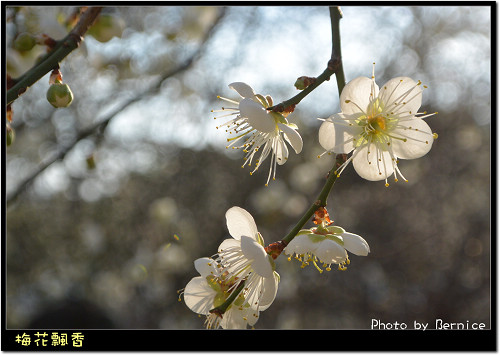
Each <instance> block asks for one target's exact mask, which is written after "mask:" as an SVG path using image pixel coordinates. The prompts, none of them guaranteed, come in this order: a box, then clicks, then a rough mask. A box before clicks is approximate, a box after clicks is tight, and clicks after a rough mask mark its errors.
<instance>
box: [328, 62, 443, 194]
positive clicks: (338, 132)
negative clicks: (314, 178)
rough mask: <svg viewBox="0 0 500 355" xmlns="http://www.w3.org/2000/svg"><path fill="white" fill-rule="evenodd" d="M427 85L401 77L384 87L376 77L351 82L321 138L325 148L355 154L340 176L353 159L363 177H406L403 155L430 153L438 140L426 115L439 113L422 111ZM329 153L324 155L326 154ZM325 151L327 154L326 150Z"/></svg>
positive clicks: (356, 168) (404, 156)
mask: <svg viewBox="0 0 500 355" xmlns="http://www.w3.org/2000/svg"><path fill="white" fill-rule="evenodd" d="M422 87H424V88H426V87H425V86H423V85H422V83H421V82H420V81H418V82H415V81H414V80H413V79H411V78H408V77H397V78H394V79H391V80H389V81H388V82H387V83H385V84H384V85H383V86H382V88H381V89H379V87H378V85H377V84H376V83H375V66H374V68H373V73H372V77H371V79H370V78H367V77H358V78H356V79H354V80H352V81H351V82H349V83H348V84H347V85H346V86H345V87H344V89H343V90H342V93H341V95H340V108H341V111H342V112H340V113H337V114H334V115H333V116H330V117H329V118H327V119H320V120H323V121H324V122H323V124H322V125H321V127H320V130H319V142H320V144H321V146H322V147H323V148H324V149H325V150H326V152H333V153H336V154H347V153H350V152H353V154H352V156H351V157H350V158H349V159H348V160H347V161H346V162H345V163H344V164H343V165H342V166H341V167H340V168H339V172H338V173H337V175H340V173H342V171H343V170H344V168H345V167H346V166H347V165H348V164H349V162H350V161H351V160H352V162H353V166H354V169H355V170H356V172H357V173H358V174H359V176H361V177H362V178H364V179H367V180H370V181H378V180H384V179H385V183H386V186H388V185H389V184H388V183H387V178H388V177H389V176H391V175H392V174H393V173H394V178H395V181H398V175H399V176H401V177H402V178H403V180H405V181H407V180H406V179H405V177H404V176H403V175H402V174H401V171H400V170H399V168H398V165H397V163H398V159H415V158H420V157H422V156H424V155H425V154H427V152H429V150H430V149H431V147H432V143H433V140H434V139H435V138H437V135H436V134H433V133H432V131H431V129H430V127H429V126H428V124H427V123H426V122H424V120H422V118H425V117H428V116H431V115H434V114H435V113H432V114H427V113H426V112H417V111H418V110H419V108H420V106H421V104H422V91H423V89H422ZM326 152H325V153H326ZM323 154H324V153H323Z"/></svg>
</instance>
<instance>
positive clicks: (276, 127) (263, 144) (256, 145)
mask: <svg viewBox="0 0 500 355" xmlns="http://www.w3.org/2000/svg"><path fill="white" fill-rule="evenodd" d="M229 87H230V88H231V89H233V90H235V91H236V92H237V93H238V94H239V95H240V96H241V97H242V100H241V101H239V102H238V101H235V100H231V99H227V98H224V97H220V96H219V97H218V98H220V99H222V100H225V101H227V102H229V103H231V104H232V105H234V107H223V108H222V109H221V110H212V112H228V113H227V114H225V115H222V116H219V117H215V118H220V117H233V118H232V119H231V120H229V121H227V122H226V123H224V124H222V125H220V126H217V128H221V127H225V128H226V132H228V133H229V134H231V135H232V134H234V137H231V138H228V140H227V141H228V142H230V143H229V145H228V146H227V147H226V148H229V147H231V148H233V149H243V151H244V152H245V153H246V155H245V163H244V164H243V166H242V167H245V165H247V164H248V165H249V166H250V165H251V164H252V160H253V158H254V156H255V155H256V154H257V152H258V151H261V153H260V156H259V157H258V158H256V162H255V168H254V170H253V171H252V172H251V173H250V174H253V173H254V172H255V171H256V170H257V169H258V168H259V167H260V165H261V164H262V162H263V161H264V160H265V159H266V158H267V157H268V156H269V155H271V162H270V168H269V175H268V177H267V182H266V186H267V184H268V183H269V180H270V179H271V175H272V177H273V180H274V179H275V177H276V164H279V165H283V164H285V162H286V161H287V159H288V148H287V146H286V144H285V141H286V142H288V144H290V145H291V146H292V148H293V149H294V150H295V153H297V154H299V153H300V152H301V151H302V145H303V143H302V137H301V136H300V134H299V133H298V132H297V129H298V128H297V126H296V125H294V124H293V123H289V122H288V120H287V119H286V117H285V116H286V114H281V113H278V112H272V111H268V110H266V108H269V107H271V106H272V105H273V101H272V98H271V96H266V97H264V96H262V95H260V94H256V93H255V92H254V90H253V89H252V88H251V87H250V86H249V85H247V84H245V83H242V82H235V83H232V84H230V85H229Z"/></svg>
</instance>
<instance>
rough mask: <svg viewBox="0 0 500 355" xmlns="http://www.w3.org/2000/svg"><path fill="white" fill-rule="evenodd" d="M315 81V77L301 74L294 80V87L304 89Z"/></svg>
mask: <svg viewBox="0 0 500 355" xmlns="http://www.w3.org/2000/svg"><path fill="white" fill-rule="evenodd" d="M315 81H316V78H310V77H308V76H301V77H300V78H298V79H297V80H296V81H295V84H294V85H295V87H296V88H297V90H304V89H305V88H307V87H308V86H309V85H311V84H313V83H314V82H315Z"/></svg>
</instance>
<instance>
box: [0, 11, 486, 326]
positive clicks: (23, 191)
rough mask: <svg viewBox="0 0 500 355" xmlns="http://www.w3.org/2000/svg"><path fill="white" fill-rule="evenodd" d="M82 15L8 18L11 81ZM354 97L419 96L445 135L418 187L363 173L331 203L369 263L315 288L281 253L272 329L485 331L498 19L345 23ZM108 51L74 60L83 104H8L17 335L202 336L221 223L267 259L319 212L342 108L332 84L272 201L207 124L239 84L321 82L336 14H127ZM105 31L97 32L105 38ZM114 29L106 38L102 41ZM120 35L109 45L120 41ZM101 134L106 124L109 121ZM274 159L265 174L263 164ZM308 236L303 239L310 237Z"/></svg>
mask: <svg viewBox="0 0 500 355" xmlns="http://www.w3.org/2000/svg"><path fill="white" fill-rule="evenodd" d="M76 10H78V9H77V8H75V7H21V8H14V7H8V8H7V9H6V20H7V24H6V33H5V35H6V43H7V51H6V56H7V71H8V73H9V74H10V75H11V76H12V77H13V78H15V77H18V76H20V75H21V74H22V73H24V72H25V71H26V70H28V69H29V68H30V67H31V66H32V65H33V64H34V62H35V60H36V58H37V57H38V56H40V55H41V54H43V53H44V51H45V48H44V47H42V46H39V45H37V46H35V47H34V48H33V49H31V50H29V51H20V50H17V49H16V48H15V45H14V41H15V39H16V38H17V36H18V35H19V34H20V33H23V32H29V33H32V34H40V33H45V34H48V35H49V36H51V37H53V38H54V39H61V38H63V37H64V36H65V35H66V34H67V32H68V31H69V29H70V28H68V27H67V26H65V24H66V21H67V20H68V19H69V18H71V16H72V14H74V13H75V11H76ZM342 12H343V18H342V20H341V22H340V27H341V38H342V56H343V62H344V70H345V76H346V80H347V81H350V80H352V79H354V78H355V77H357V76H368V77H369V76H370V75H371V73H372V63H373V62H375V63H376V67H375V71H376V78H377V83H378V84H379V86H381V85H382V84H383V83H384V82H386V81H388V80H389V79H391V78H393V77H396V76H409V77H411V78H413V79H415V80H421V81H422V82H423V83H424V84H425V85H427V86H428V87H429V88H428V89H427V90H425V91H424V95H423V106H422V109H421V111H428V112H435V111H438V112H439V114H438V115H435V116H432V117H429V118H428V119H426V121H427V122H428V124H429V125H430V127H431V128H432V130H433V131H434V132H436V133H438V134H439V138H438V139H437V140H436V141H435V142H434V146H433V148H432V150H431V151H430V152H429V153H428V154H427V155H426V156H424V157H423V158H420V159H417V160H409V161H406V160H402V161H401V162H400V164H399V167H400V169H401V171H402V172H403V174H404V175H405V177H406V178H407V179H408V180H409V182H408V183H404V182H398V183H394V182H393V180H392V179H391V180H389V182H390V186H389V187H388V188H386V187H384V182H383V181H380V182H369V181H366V180H363V179H361V178H360V177H359V176H358V175H357V174H356V173H355V172H354V169H353V168H352V166H349V167H348V168H347V169H346V170H345V171H344V173H343V174H342V176H341V178H340V179H338V180H337V182H336V183H335V186H334V188H333V190H332V193H331V195H330V197H329V199H328V211H329V212H330V216H331V217H332V219H333V220H334V221H335V223H336V224H338V225H340V226H342V227H344V228H345V229H346V230H347V231H350V232H352V233H356V234H359V235H361V236H363V237H364V238H365V239H366V240H367V241H368V243H369V244H370V247H371V253H370V254H369V256H367V257H357V256H355V255H352V256H350V259H351V264H350V266H349V267H348V269H347V271H344V272H341V271H337V270H336V269H334V270H332V271H330V272H323V273H322V274H320V273H319V272H318V271H317V270H316V269H315V268H314V267H312V266H310V267H307V268H305V269H301V268H300V262H298V261H296V260H293V259H292V261H288V260H287V257H286V256H284V255H282V256H281V257H279V258H278V259H277V260H276V262H277V271H278V272H279V273H280V275H281V283H280V286H279V290H278V294H277V297H276V300H275V301H274V303H273V305H272V306H271V307H270V308H269V309H268V310H266V311H265V312H262V313H261V316H260V318H259V321H258V322H257V324H256V328H258V329H319V328H321V329H369V328H370V325H371V320H372V319H378V320H380V321H382V322H395V321H397V322H406V323H408V324H413V321H415V320H416V321H419V322H429V323H430V324H431V326H430V327H432V325H433V324H434V321H435V319H437V318H440V319H443V320H444V321H447V322H466V321H470V322H471V323H472V322H483V323H485V324H486V327H487V328H489V327H490V326H491V324H490V320H491V278H490V276H491V249H490V245H491V227H490V221H491V215H490V207H491V194H490V191H491V190H490V184H491V180H490V176H491V175H490V174H491V169H490V167H491V161H490V158H491V67H492V63H491V31H492V27H491V8H490V7H481V6H472V7H456V6H446V7H439V6H429V7H427V6H425V7H398V6H390V7H364V6H354V7H342ZM100 16H103V17H104V16H106V17H107V18H108V19H111V20H112V24H113V26H112V28H113V31H115V32H112V34H113V35H114V36H108V37H106V36H104V37H102V36H100V35H99V33H98V32H99V31H97V30H96V29H95V28H94V31H93V33H92V29H91V31H89V33H87V35H86V36H85V40H84V42H83V43H82V45H81V46H80V47H79V48H78V49H77V50H75V51H73V52H72V53H71V54H70V55H69V56H68V57H67V58H66V59H65V60H64V61H63V62H62V63H61V73H62V75H63V81H64V82H65V83H67V84H68V85H69V86H70V87H71V90H72V92H73V94H74V101H73V103H72V104H71V106H69V107H68V108H59V109H55V108H53V107H52V106H51V105H50V104H49V103H48V102H47V100H46V98H45V95H46V92H47V89H48V86H49V79H48V77H49V75H46V76H45V77H44V78H42V79H41V80H40V81H38V82H37V83H36V84H35V85H33V86H32V87H31V88H29V90H28V91H27V92H26V93H25V94H23V95H22V96H21V97H20V98H19V99H18V100H16V101H15V102H14V103H13V105H12V110H13V120H12V123H11V124H10V126H11V127H12V129H13V130H14V131H15V141H14V142H13V143H12V144H11V145H10V146H9V147H7V148H6V150H5V159H6V160H5V164H6V175H5V182H4V183H5V188H6V194H7V195H6V200H7V202H6V206H7V209H6V221H7V224H6V238H7V239H6V250H4V253H5V256H6V286H7V288H6V290H5V292H6V294H7V305H6V311H7V314H6V317H7V327H8V328H43V327H48V328H79V329H85V328H130V329H146V328H147V329H201V328H203V322H204V319H203V318H199V317H198V316H197V315H196V314H195V313H193V312H191V311H190V310H189V309H188V308H187V307H186V305H185V304H184V303H183V302H179V300H178V298H179V294H178V291H179V290H181V289H182V288H184V287H185V285H186V284H187V283H188V282H189V280H190V279H191V278H192V277H195V276H198V273H197V272H196V270H195V269H194V265H193V261H194V260H195V259H197V258H200V257H204V256H211V255H213V254H215V253H216V251H217V247H218V245H219V244H220V243H221V242H222V241H223V240H224V239H226V238H228V237H229V234H228V231H227V228H226V226H225V217H224V214H225V212H226V211H227V209H229V208H230V207H232V206H240V207H242V208H245V209H246V210H248V211H249V212H250V213H251V214H252V215H253V216H254V218H255V220H256V223H257V225H258V227H259V230H260V232H261V233H262V235H263V237H264V239H265V241H266V243H271V242H275V241H278V240H280V239H282V238H283V237H284V236H285V235H286V234H287V233H288V232H289V231H290V229H291V228H292V227H293V225H294V224H295V223H296V222H297V221H298V220H299V218H300V217H301V215H302V214H303V213H304V212H305V211H306V210H307V208H308V207H309V205H310V204H311V203H313V202H314V200H315V198H316V196H317V194H318V193H319V191H320V189H321V187H322V185H323V183H324V181H325V177H326V174H327V172H328V170H329V169H330V167H331V166H332V164H333V162H334V157H333V156H327V155H325V156H323V157H322V158H320V159H318V158H317V155H318V154H321V153H322V148H321V146H320V145H319V143H318V138H317V134H318V128H319V126H320V123H321V121H319V120H317V118H318V117H320V118H326V117H328V116H330V115H332V114H333V113H336V112H338V111H339V102H338V96H339V94H338V91H337V87H336V81H335V78H333V77H332V80H330V81H328V82H325V83H323V84H322V85H321V86H319V87H318V88H317V89H316V90H315V91H313V92H312V93H311V94H310V95H308V96H307V97H306V98H305V99H304V100H303V101H302V102H301V103H300V104H299V105H298V106H297V107H296V109H295V112H293V114H291V115H290V116H289V120H290V121H291V122H293V123H296V124H297V125H298V127H299V132H300V134H301V135H302V137H303V140H304V149H303V151H302V153H301V154H300V155H296V154H294V153H292V152H291V153H290V157H289V160H288V162H287V163H286V164H285V165H283V166H279V167H278V170H277V179H276V181H272V182H271V183H270V184H269V186H268V187H265V186H264V184H265V182H266V179H267V172H268V170H267V166H268V165H267V164H266V163H264V165H263V167H262V168H261V169H260V170H259V171H258V172H257V173H255V174H254V175H253V176H250V175H249V171H250V170H249V169H248V168H245V169H242V168H241V165H242V163H243V156H242V152H241V151H233V150H226V149H225V145H226V138H227V136H226V134H225V133H224V132H223V131H222V130H217V129H215V126H216V125H219V124H221V123H222V122H224V121H223V120H221V119H217V120H214V118H213V117H214V114H213V113H211V112H210V110H211V109H217V108H220V107H221V106H223V105H224V103H223V102H222V101H220V100H217V95H221V96H223V97H227V98H231V99H236V98H238V95H237V94H236V92H234V91H232V90H230V89H229V88H228V84H230V83H232V82H234V81H243V82H246V83H248V84H249V85H251V86H252V87H253V88H254V90H255V91H256V92H258V93H261V94H264V95H265V94H270V95H271V96H272V97H273V98H274V101H275V103H277V102H280V101H283V100H286V99H289V98H290V97H292V96H294V95H295V94H296V93H297V90H296V89H295V88H294V86H293V84H294V82H295V80H296V79H297V78H298V77H300V76H303V75H306V76H318V75H319V74H321V73H322V72H323V70H324V69H325V68H326V65H327V62H328V60H329V58H330V55H331V27H330V17H329V10H328V8H327V7H292V6H290V7H268V6H262V7H260V6H259V7H246V6H237V7H228V8H222V7H194V6H193V7H191V6H189V7H133V8H129V7H117V8H104V9H103V11H102V13H101V15H100ZM95 26H98V24H96V25H95ZM101 26H102V24H101ZM111 37H112V38H111ZM101 123H102V124H101ZM266 162H268V161H266ZM311 226H312V223H309V224H307V225H306V227H311Z"/></svg>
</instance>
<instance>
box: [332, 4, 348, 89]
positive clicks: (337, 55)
mask: <svg viewBox="0 0 500 355" xmlns="http://www.w3.org/2000/svg"><path fill="white" fill-rule="evenodd" d="M341 18H342V11H341V10H340V7H339V6H337V7H330V22H331V24H332V61H336V64H337V70H336V72H335V78H336V79H337V87H338V89H339V96H340V93H341V92H342V90H343V89H344V86H345V76H344V66H343V65H342V51H341V47H340V19H341ZM332 64H333V63H332Z"/></svg>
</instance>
